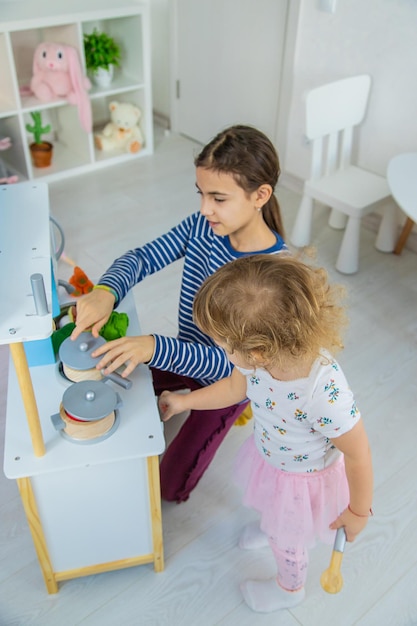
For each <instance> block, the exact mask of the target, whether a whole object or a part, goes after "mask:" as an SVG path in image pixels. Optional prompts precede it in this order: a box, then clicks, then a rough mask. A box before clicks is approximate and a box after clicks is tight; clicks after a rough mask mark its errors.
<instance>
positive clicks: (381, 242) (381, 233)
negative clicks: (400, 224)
mask: <svg viewBox="0 0 417 626" xmlns="http://www.w3.org/2000/svg"><path fill="white" fill-rule="evenodd" d="M396 235H397V211H396V208H395V206H394V205H387V206H386V207H385V209H384V214H383V216H382V220H381V223H380V225H379V229H378V236H377V238H376V241H375V248H376V249H377V250H379V251H380V252H392V251H393V250H394V248H395V240H396Z"/></svg>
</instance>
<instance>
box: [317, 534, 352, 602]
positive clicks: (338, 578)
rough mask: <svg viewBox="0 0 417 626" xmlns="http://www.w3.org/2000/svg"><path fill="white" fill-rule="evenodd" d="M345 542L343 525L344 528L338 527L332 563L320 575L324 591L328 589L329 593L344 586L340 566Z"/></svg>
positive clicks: (337, 590) (337, 591) (335, 591)
mask: <svg viewBox="0 0 417 626" xmlns="http://www.w3.org/2000/svg"><path fill="white" fill-rule="evenodd" d="M345 544H346V534H345V529H344V528H343V526H342V528H338V529H337V533H336V539H335V540H334V545H333V552H332V556H331V559H330V565H329V567H328V568H327V569H326V570H324V572H323V573H322V575H321V577H320V583H321V586H322V587H323V589H324V591H327V593H339V591H340V590H341V588H342V587H343V578H342V574H341V573H340V568H341V565H342V559H343V552H344V549H345Z"/></svg>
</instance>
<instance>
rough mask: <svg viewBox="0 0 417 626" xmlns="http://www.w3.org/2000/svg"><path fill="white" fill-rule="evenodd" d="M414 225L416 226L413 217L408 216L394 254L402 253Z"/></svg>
mask: <svg viewBox="0 0 417 626" xmlns="http://www.w3.org/2000/svg"><path fill="white" fill-rule="evenodd" d="M413 226H414V222H413V220H412V219H411V217H407V219H406V221H405V224H404V227H403V229H402V231H401V235H400V238H399V239H398V242H397V245H396V246H395V250H394V254H401V252H402V251H403V248H404V246H405V244H406V241H407V239H408V237H409V235H410V233H411V230H412V228H413Z"/></svg>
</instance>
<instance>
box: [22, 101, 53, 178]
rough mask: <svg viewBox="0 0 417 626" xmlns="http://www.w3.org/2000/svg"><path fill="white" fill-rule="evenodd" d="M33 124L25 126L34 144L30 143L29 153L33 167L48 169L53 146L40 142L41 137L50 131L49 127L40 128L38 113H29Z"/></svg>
mask: <svg viewBox="0 0 417 626" xmlns="http://www.w3.org/2000/svg"><path fill="white" fill-rule="evenodd" d="M30 115H31V117H32V120H33V124H32V125H31V124H26V130H27V131H28V132H29V133H33V138H34V143H31V144H30V146H29V148H30V153H31V156H32V162H33V165H34V166H35V167H49V166H50V165H51V161H52V151H53V145H52V144H51V143H50V142H49V141H42V135H46V133H49V132H50V130H51V125H50V124H47V125H46V126H42V115H41V113H40V112H39V111H33V112H31V114H30Z"/></svg>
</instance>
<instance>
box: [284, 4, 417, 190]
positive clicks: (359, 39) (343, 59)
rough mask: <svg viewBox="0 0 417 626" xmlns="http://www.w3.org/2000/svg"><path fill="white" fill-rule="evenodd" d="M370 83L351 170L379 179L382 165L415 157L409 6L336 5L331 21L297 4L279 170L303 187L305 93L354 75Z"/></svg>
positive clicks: (416, 43) (412, 7)
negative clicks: (394, 158) (360, 168)
mask: <svg viewBox="0 0 417 626" xmlns="http://www.w3.org/2000/svg"><path fill="white" fill-rule="evenodd" d="M360 73H369V74H370V75H371V76H372V79H373V85H372V91H371V96H370V101H369V107H368V112H367V117H366V119H365V122H364V123H363V125H362V127H361V132H360V143H359V151H358V162H359V164H360V165H362V166H363V167H365V168H367V169H370V170H372V171H375V172H377V173H379V174H385V172H386V167H387V163H388V160H389V159H390V157H392V156H394V155H395V154H397V153H399V152H405V151H411V150H417V1H416V0H337V8H336V12H335V14H329V13H325V12H323V11H320V10H319V1H318V0H301V4H300V14H299V22H298V28H297V38H296V44H295V58H294V64H293V73H292V81H293V84H292V95H291V99H290V107H289V116H288V120H287V122H288V127H287V128H288V130H287V138H286V150H285V155H281V158H282V161H283V166H284V169H285V170H286V171H287V172H289V173H290V174H292V175H294V176H296V177H299V178H302V179H304V178H305V177H306V176H307V175H308V172H309V149H308V147H307V146H306V145H305V143H304V141H303V121H304V109H303V102H302V96H303V92H304V91H305V90H306V89H309V88H311V87H313V86H316V85H320V84H322V83H325V82H328V81H332V80H336V79H339V78H344V77H346V76H351V75H354V74H360Z"/></svg>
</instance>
